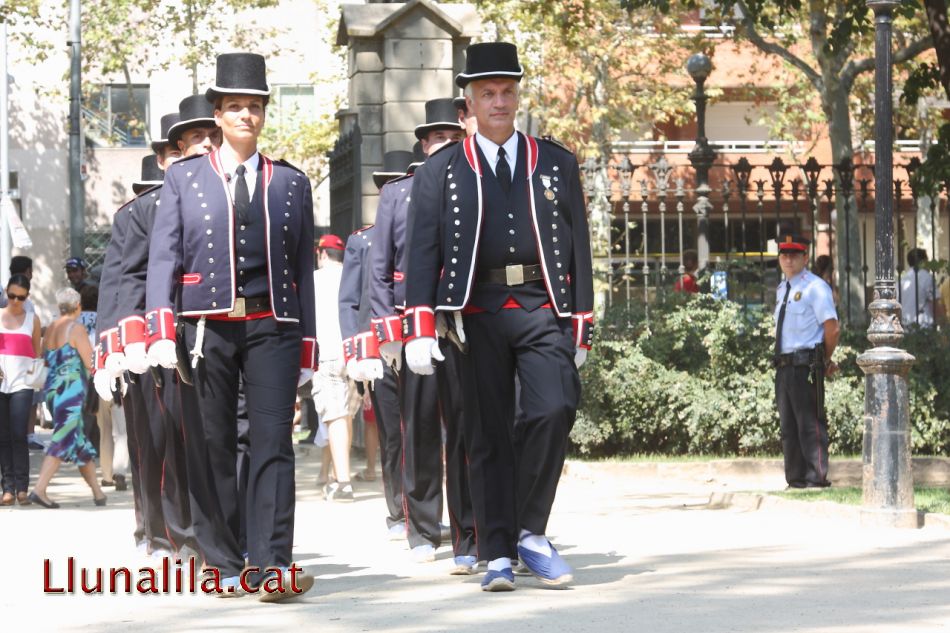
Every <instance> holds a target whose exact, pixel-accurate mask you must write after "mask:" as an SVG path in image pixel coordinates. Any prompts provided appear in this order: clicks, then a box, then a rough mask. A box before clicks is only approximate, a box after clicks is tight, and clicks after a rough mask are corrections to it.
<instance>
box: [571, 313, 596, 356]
mask: <svg viewBox="0 0 950 633" xmlns="http://www.w3.org/2000/svg"><path fill="white" fill-rule="evenodd" d="M571 325H572V326H573V329H574V347H583V348H584V349H590V348H591V346H592V345H593V344H594V313H593V312H584V313H581V314H575V315H573V316H572V317H571Z"/></svg>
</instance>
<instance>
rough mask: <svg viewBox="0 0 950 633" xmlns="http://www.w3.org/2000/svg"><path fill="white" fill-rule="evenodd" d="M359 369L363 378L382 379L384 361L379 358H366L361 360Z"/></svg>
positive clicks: (370, 379) (368, 379)
mask: <svg viewBox="0 0 950 633" xmlns="http://www.w3.org/2000/svg"><path fill="white" fill-rule="evenodd" d="M357 371H359V373H360V376H361V378H362V379H363V380H367V381H373V380H382V378H383V361H381V360H380V359H378V358H364V359H363V360H361V361H359V369H358V370H357Z"/></svg>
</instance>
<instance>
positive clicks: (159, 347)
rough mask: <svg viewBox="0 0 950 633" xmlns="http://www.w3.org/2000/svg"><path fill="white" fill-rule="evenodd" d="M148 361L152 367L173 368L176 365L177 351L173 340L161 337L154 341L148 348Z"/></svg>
mask: <svg viewBox="0 0 950 633" xmlns="http://www.w3.org/2000/svg"><path fill="white" fill-rule="evenodd" d="M148 362H149V364H150V365H151V366H152V367H158V366H161V367H164V368H165V369H175V367H177V366H178V352H177V351H176V350H175V341H169V340H168V339H162V340H160V341H155V342H154V343H152V344H151V345H150V346H149V348H148Z"/></svg>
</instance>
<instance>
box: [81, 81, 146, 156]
mask: <svg viewBox="0 0 950 633" xmlns="http://www.w3.org/2000/svg"><path fill="white" fill-rule="evenodd" d="M82 114H83V129H84V131H85V133H86V140H87V142H88V143H89V144H91V145H93V146H100V147H142V146H145V145H146V144H147V138H146V130H148V129H149V114H150V113H149V98H148V85H147V84H132V85H129V84H104V85H100V86H96V87H95V88H94V89H93V90H92V91H91V92H90V93H88V94H87V95H86V96H85V98H84V99H83V108H82Z"/></svg>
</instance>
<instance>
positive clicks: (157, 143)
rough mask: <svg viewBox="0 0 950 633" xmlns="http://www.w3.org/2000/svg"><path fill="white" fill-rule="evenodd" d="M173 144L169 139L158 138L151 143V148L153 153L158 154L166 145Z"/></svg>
mask: <svg viewBox="0 0 950 633" xmlns="http://www.w3.org/2000/svg"><path fill="white" fill-rule="evenodd" d="M171 143H172V141H170V140H169V139H167V138H157V139H155V140H154V141H152V142H151V144H150V146H151V148H152V151H153V152H155V153H156V154H157V153H159V152H160V151H162V148H164V147H165V146H166V145H170V144H171Z"/></svg>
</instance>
